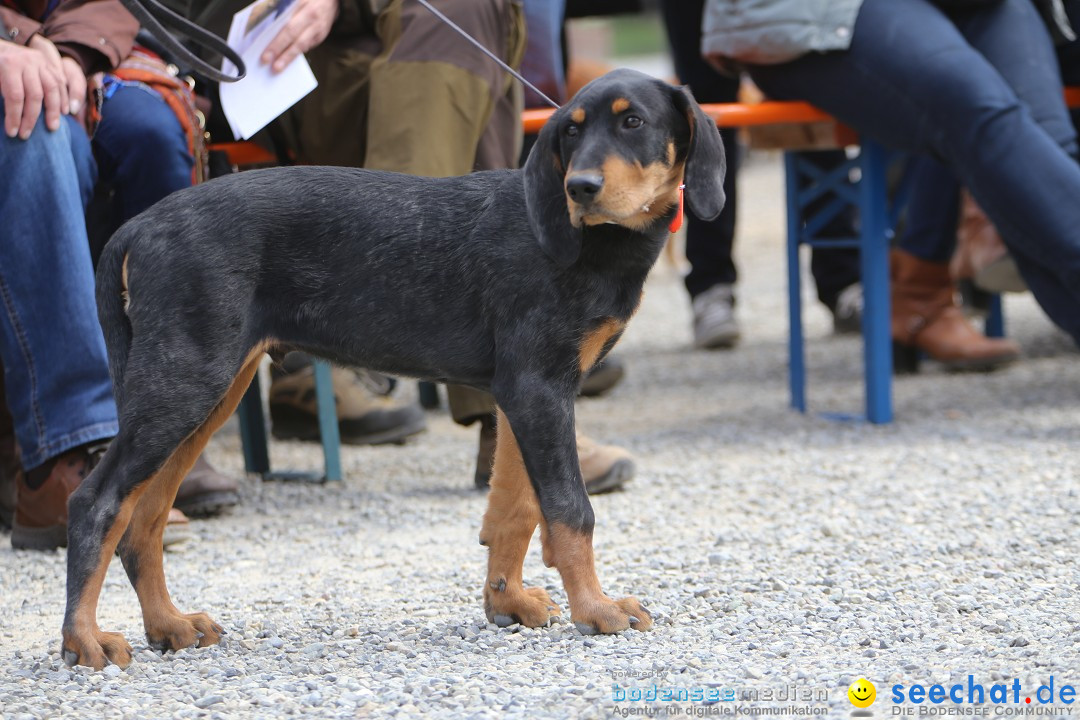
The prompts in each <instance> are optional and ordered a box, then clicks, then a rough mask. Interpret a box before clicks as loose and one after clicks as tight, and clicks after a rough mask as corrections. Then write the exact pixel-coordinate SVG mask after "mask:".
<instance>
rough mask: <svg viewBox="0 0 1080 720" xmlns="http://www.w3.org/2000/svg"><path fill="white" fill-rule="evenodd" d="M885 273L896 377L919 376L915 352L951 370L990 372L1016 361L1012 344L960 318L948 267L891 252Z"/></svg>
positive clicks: (907, 254)
mask: <svg viewBox="0 0 1080 720" xmlns="http://www.w3.org/2000/svg"><path fill="white" fill-rule="evenodd" d="M889 270H890V273H889V274H890V276H891V278H892V337H893V365H894V368H895V371H896V372H897V373H905V372H918V369H919V353H920V352H925V353H926V354H927V355H929V356H930V357H932V358H933V359H935V360H937V361H939V362H941V363H943V364H945V365H946V366H947V367H948V368H949V369H950V370H992V369H994V368H996V367H999V366H1001V365H1005V364H1006V363H1010V362H1012V361H1014V360H1016V359H1017V358H1018V357H1020V348H1019V346H1018V345H1017V344H1016V343H1014V342H1012V341H1011V340H1004V339H1001V338H988V337H986V336H985V335H983V334H982V333H980V332H979V331H978V330H976V329H975V328H974V327H973V326H972V325H971V323H970V322H968V320H967V319H966V318H965V317H964V314H963V313H962V312H961V311H960V308H959V307H958V306H957V304H956V295H955V288H954V286H953V282H952V279H951V278H950V277H949V266H948V264H946V263H932V262H927V261H925V260H922V259H920V258H917V257H915V256H914V255H912V254H911V253H907V252H904V251H903V250H893V251H892V255H891V257H890V266H889Z"/></svg>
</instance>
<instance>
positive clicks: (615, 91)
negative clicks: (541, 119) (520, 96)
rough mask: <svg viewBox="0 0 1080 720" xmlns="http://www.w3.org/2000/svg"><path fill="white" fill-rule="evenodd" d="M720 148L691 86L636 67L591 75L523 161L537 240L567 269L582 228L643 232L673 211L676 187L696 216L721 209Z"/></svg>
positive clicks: (575, 254)
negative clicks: (593, 77)
mask: <svg viewBox="0 0 1080 720" xmlns="http://www.w3.org/2000/svg"><path fill="white" fill-rule="evenodd" d="M725 167H726V165H725V160H724V147H723V145H722V144H721V142H720V134H719V133H718V132H717V130H716V124H715V123H714V122H713V121H712V120H711V119H710V118H709V117H708V116H707V115H706V114H705V113H704V112H703V111H702V110H701V108H700V107H698V104H697V103H696V102H694V99H693V97H691V95H690V93H689V92H688V91H687V90H686V89H685V88H679V87H674V86H672V85H669V84H667V83H665V82H662V81H660V80H657V79H655V78H651V77H649V76H648V75H644V74H642V73H639V72H635V71H633V70H615V71H614V72H610V73H608V74H607V75H604V76H603V77H600V78H597V79H596V80H594V81H592V82H591V83H589V84H588V85H586V86H585V87H584V88H582V89H581V91H580V92H578V94H577V95H575V96H574V97H573V99H572V100H570V101H569V102H568V103H566V104H565V105H564V106H563V107H562V108H560V109H559V110H558V111H557V112H555V114H554V115H552V116H551V118H550V119H549V120H548V121H547V123H545V124H544V127H543V128H542V129H541V130H540V135H539V137H538V138H537V141H536V145H535V146H533V149H532V152H531V153H530V155H529V159H528V160H527V161H526V163H525V204H526V208H527V210H528V214H529V222H530V223H531V224H532V226H533V230H534V231H535V232H536V234H537V237H538V238H539V240H540V246H541V248H543V250H544V252H545V253H546V254H547V255H548V256H549V257H550V258H552V259H553V260H554V261H555V262H557V263H558V264H560V265H562V266H564V267H565V266H569V265H571V264H573V263H574V262H575V261H576V260H577V258H578V255H579V254H580V252H581V232H582V229H583V227H584V226H587V225H600V224H603V223H614V224H616V225H621V226H623V227H626V228H628V229H631V230H637V231H645V230H647V229H649V228H651V227H653V226H654V225H655V224H656V223H657V222H659V221H660V220H661V219H662V218H664V217H666V216H667V215H668V214H670V212H671V210H672V208H673V206H674V205H675V204H676V203H677V202H678V200H679V185H680V184H683V183H685V185H686V190H685V192H686V199H687V201H688V202H689V204H690V209H691V210H692V211H693V213H694V215H695V216H697V217H699V218H701V219H703V220H711V219H713V218H715V217H716V216H717V215H719V214H720V211H721V210H722V209H723V207H724V171H725Z"/></svg>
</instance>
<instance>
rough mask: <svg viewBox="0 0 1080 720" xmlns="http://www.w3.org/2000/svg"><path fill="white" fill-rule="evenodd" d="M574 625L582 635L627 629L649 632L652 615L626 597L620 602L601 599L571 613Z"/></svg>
mask: <svg viewBox="0 0 1080 720" xmlns="http://www.w3.org/2000/svg"><path fill="white" fill-rule="evenodd" d="M572 619H573V621H574V625H575V626H576V627H577V629H578V631H579V632H581V634H582V635H597V634H604V635H607V634H610V633H617V632H621V631H623V630H626V629H628V628H633V629H634V630H642V631H644V630H649V629H651V628H652V626H653V620H652V615H650V614H649V611H648V610H646V609H645V607H644V606H643V605H642V604H641V603H640V602H638V601H637V598H632V597H626V598H623V599H622V600H612V599H610V598H606V597H605V598H602V599H600V600H596V601H593V602H590V603H588V604H587V605H585V607H583V608H581V609H577V610H574V611H573V618H572Z"/></svg>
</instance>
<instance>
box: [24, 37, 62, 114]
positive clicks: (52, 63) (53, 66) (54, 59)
mask: <svg viewBox="0 0 1080 720" xmlns="http://www.w3.org/2000/svg"><path fill="white" fill-rule="evenodd" d="M28 46H29V47H31V48H33V49H34V50H37V51H38V52H40V53H41V54H42V55H44V56H45V60H46V62H48V63H49V70H50V71H52V74H53V76H54V77H55V78H56V79H57V81H59V82H60V112H62V113H64V114H65V115H66V114H68V113H70V112H71V98H69V97H68V83H67V77H65V75H64V58H63V57H62V56H61V55H60V51H59V50H57V49H56V46H55V45H53V44H52V41H51V40H49V38H47V37H45V36H44V35H35V36H34V37H32V38H30V42H29V43H28Z"/></svg>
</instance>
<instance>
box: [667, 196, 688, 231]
mask: <svg viewBox="0 0 1080 720" xmlns="http://www.w3.org/2000/svg"><path fill="white" fill-rule="evenodd" d="M684 190H686V185H680V186H679V207H678V208H677V209H676V210H675V217H673V218H671V224H670V225H668V230H670V231H671V232H673V233H676V232H678V231H679V228H681V227H682V219H683V191H684Z"/></svg>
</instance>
